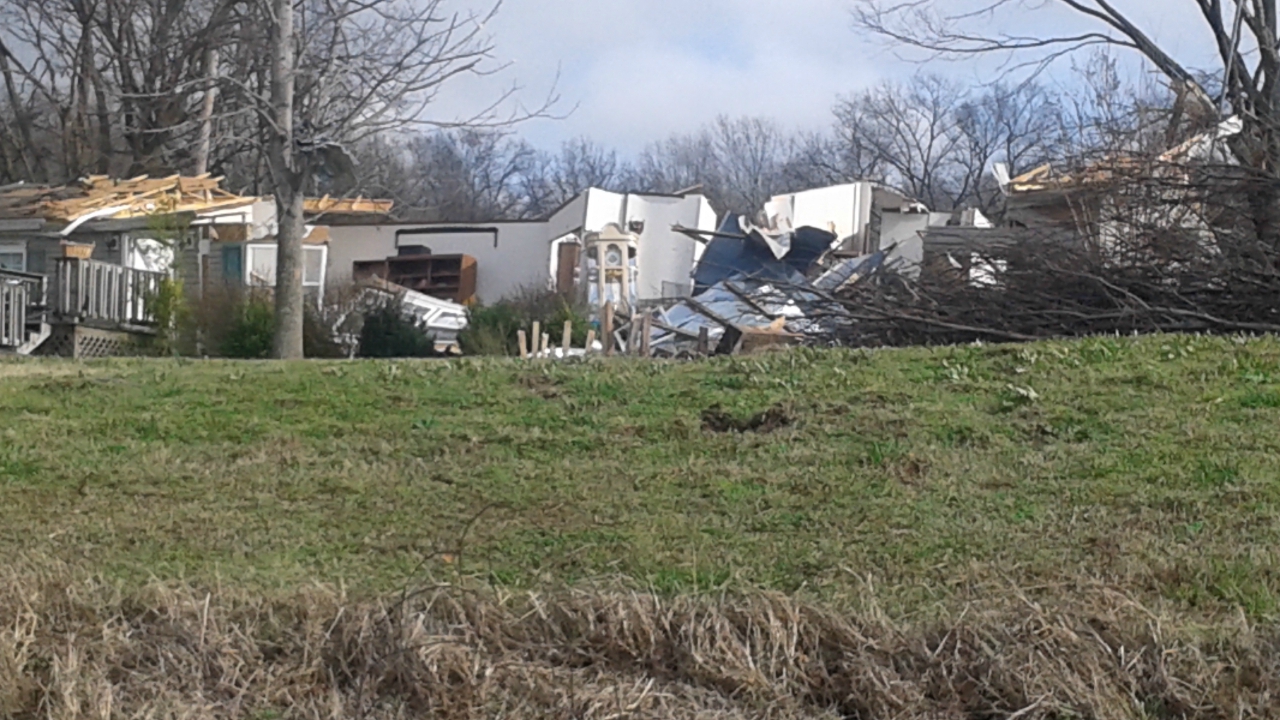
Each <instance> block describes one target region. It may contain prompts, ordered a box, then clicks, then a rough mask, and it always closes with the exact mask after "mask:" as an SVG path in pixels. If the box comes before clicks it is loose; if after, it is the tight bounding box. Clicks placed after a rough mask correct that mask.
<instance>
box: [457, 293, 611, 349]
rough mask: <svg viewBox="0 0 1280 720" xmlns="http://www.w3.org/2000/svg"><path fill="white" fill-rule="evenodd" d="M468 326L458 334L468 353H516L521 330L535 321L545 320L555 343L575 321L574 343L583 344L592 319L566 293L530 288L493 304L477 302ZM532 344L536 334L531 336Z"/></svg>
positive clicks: (543, 324) (544, 325)
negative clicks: (483, 304) (566, 327)
mask: <svg viewBox="0 0 1280 720" xmlns="http://www.w3.org/2000/svg"><path fill="white" fill-rule="evenodd" d="M467 320H468V324H467V329H466V330H464V331H463V332H462V333H461V334H460V335H459V336H458V346H459V347H460V349H461V350H462V352H463V353H465V354H467V355H516V354H518V353H519V351H520V350H519V347H520V345H519V342H520V341H519V335H518V333H519V331H520V330H521V329H524V330H529V329H531V328H532V327H533V323H534V321H537V322H539V323H541V324H542V328H543V332H546V333H550V334H551V336H552V340H553V342H555V343H557V344H558V343H559V342H560V329H561V328H563V327H564V324H565V323H566V322H571V323H573V336H572V337H573V344H574V345H575V346H578V347H581V346H582V345H583V343H585V342H586V339H587V330H588V327H587V325H588V322H587V316H586V313H585V312H584V311H583V309H582V308H580V307H578V306H576V305H574V304H572V303H570V301H569V299H568V298H567V297H565V296H564V295H560V294H558V293H554V292H549V291H541V292H539V291H532V290H526V291H524V292H521V293H519V294H517V295H516V296H514V297H511V298H507V299H505V300H502V301H500V302H498V303H497V304H494V305H490V306H476V307H474V308H472V309H471V311H470V312H469V313H468V314H467ZM529 342H530V344H532V343H533V338H532V337H531V338H530V339H529Z"/></svg>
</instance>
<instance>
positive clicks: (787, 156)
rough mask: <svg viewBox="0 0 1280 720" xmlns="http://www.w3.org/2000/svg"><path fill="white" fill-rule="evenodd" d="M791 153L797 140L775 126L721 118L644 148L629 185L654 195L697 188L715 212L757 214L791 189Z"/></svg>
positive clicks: (759, 120)
mask: <svg viewBox="0 0 1280 720" xmlns="http://www.w3.org/2000/svg"><path fill="white" fill-rule="evenodd" d="M795 152H796V143H795V141H794V140H793V139H792V138H791V137H790V136H788V135H787V134H786V133H785V132H784V131H783V130H782V128H781V127H779V126H778V125H777V123H774V122H773V121H770V120H767V119H763V118H751V117H743V118H729V117H724V116H722V117H719V118H717V119H716V120H715V122H713V123H711V124H710V125H708V126H707V127H704V128H702V129H700V130H699V131H697V132H695V133H692V134H689V135H674V136H672V137H670V138H668V139H667V140H665V141H663V142H660V143H655V144H653V145H650V146H649V147H648V148H646V149H645V151H644V152H643V153H642V154H641V156H640V159H639V162H638V163H637V165H636V168H635V171H634V176H633V178H632V185H634V186H636V187H639V188H646V189H650V190H654V191H657V192H676V191H678V190H682V189H686V188H690V187H694V186H701V187H702V189H703V191H704V192H705V193H706V194H707V196H708V198H709V199H710V200H711V203H712V205H714V206H715V207H716V208H717V209H718V210H721V211H728V212H736V213H743V214H755V213H757V212H759V210H760V208H761V207H763V205H764V203H765V202H766V201H768V200H769V198H771V197H773V196H774V195H777V194H779V193H782V192H786V191H788V190H790V189H793V188H792V184H793V180H792V179H791V178H789V177H788V173H787V169H788V167H789V165H790V163H791V162H792V160H793V156H794V155H795Z"/></svg>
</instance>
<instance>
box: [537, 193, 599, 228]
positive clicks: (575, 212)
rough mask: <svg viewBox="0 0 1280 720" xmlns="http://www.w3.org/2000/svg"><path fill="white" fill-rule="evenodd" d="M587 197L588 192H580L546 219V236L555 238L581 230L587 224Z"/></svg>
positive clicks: (588, 195)
mask: <svg viewBox="0 0 1280 720" xmlns="http://www.w3.org/2000/svg"><path fill="white" fill-rule="evenodd" d="M589 197H590V192H585V193H580V194H579V195H578V196H577V197H575V198H574V199H572V200H570V201H569V202H568V203H565V205H564V207H562V208H560V209H559V210H557V211H556V213H555V214H554V215H552V216H551V218H550V219H549V220H547V223H546V225H547V237H549V238H552V239H555V238H562V237H564V236H565V235H568V234H570V233H577V232H582V229H583V228H584V227H586V224H587V223H586V220H587V204H588V203H587V200H588V198H589Z"/></svg>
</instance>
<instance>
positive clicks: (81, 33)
mask: <svg viewBox="0 0 1280 720" xmlns="http://www.w3.org/2000/svg"><path fill="white" fill-rule="evenodd" d="M280 4H281V3H280V2H279V1H278V0H272V2H268V0H9V2H7V3H6V4H5V5H4V6H3V8H0V21H2V22H3V23H4V30H3V31H0V75H2V76H3V78H2V79H3V81H4V87H3V91H2V92H0V182H6V183H7V182H18V181H27V182H43V183H64V182H68V181H70V180H73V179H75V178H78V177H82V176H84V175H87V174H107V175H115V176H132V175H139V174H152V175H163V174H170V173H175V172H182V173H200V172H205V171H209V172H213V173H216V174H219V175H222V176H225V177H226V178H227V183H228V186H229V187H230V188H231V189H233V190H237V191H240V192H245V193H253V194H279V193H278V188H277V187H276V185H275V182H276V181H277V180H279V179H280V178H279V177H278V176H279V169H278V168H276V169H273V167H272V162H271V161H270V157H269V156H270V152H269V151H270V150H271V148H272V143H271V141H272V138H273V136H274V135H273V131H276V130H278V129H279V127H278V125H279V123H278V122H277V119H276V118H275V116H274V115H273V114H272V112H271V110H272V106H271V104H270V94H271V93H270V90H271V85H272V66H273V62H274V61H275V60H277V58H274V57H273V56H272V53H271V49H272V46H273V42H272V40H271V37H270V35H269V29H270V28H271V27H272V23H273V22H274V19H273V18H274V15H273V13H274V10H273V7H274V6H276V5H280ZM287 4H289V5H291V6H293V7H294V8H295V10H296V13H297V19H296V24H297V25H298V26H299V27H298V30H297V34H298V35H299V36H300V37H301V38H302V39H301V40H299V41H298V42H297V43H296V44H295V47H296V48H297V49H298V51H299V53H298V54H299V55H300V57H295V58H292V59H291V60H290V62H291V63H292V66H293V67H292V68H290V70H291V74H288V78H289V79H290V81H291V82H292V83H293V86H294V87H293V95H294V98H295V107H294V108H293V111H292V116H293V118H294V123H293V127H292V128H291V130H292V133H293V135H294V136H295V137H294V142H293V144H294V145H295V146H296V148H297V149H299V150H300V151H303V154H304V155H305V156H306V158H307V160H308V161H309V162H308V163H307V173H306V177H305V178H303V179H301V180H300V182H303V186H302V187H301V189H302V190H304V191H310V192H315V193H330V194H335V195H341V194H350V193H359V194H363V195H365V196H379V197H390V198H392V199H395V200H397V201H398V205H399V207H400V211H401V212H403V213H407V214H411V215H412V216H413V217H415V218H418V219H423V220H439V221H463V222H465V221H476V220H496V219H523V218H536V217H543V216H546V215H547V214H549V213H550V212H552V211H554V210H555V209H556V208H557V207H559V206H560V205H561V204H562V203H563V202H565V201H566V200H568V199H569V198H571V197H573V196H574V195H575V194H577V193H579V192H581V191H582V190H584V189H586V188H588V187H600V188H605V189H610V190H635V191H648V192H677V191H680V190H687V189H689V188H693V187H698V188H701V190H702V191H703V192H705V193H706V194H707V195H708V196H709V198H710V199H711V201H712V203H713V205H714V206H715V207H716V209H717V210H719V211H721V212H728V211H732V212H739V213H755V212H756V211H758V210H759V208H760V207H761V206H762V205H763V203H764V202H765V201H766V200H768V199H769V198H770V197H772V196H773V195H776V194H780V193H784V192H791V191H796V190H801V189H805V188H810V187H818V186H824V185H831V184H837V183H842V182H850V181H854V180H863V179H870V180H875V181H879V182H883V183H886V184H889V185H892V186H894V187H898V188H900V189H902V190H903V191H905V192H906V193H908V194H910V195H912V196H914V197H916V198H918V199H920V200H921V201H923V202H925V203H926V204H927V205H929V206H930V207H932V208H934V209H936V210H941V211H947V210H951V209H955V208H962V207H978V208H980V209H982V210H984V211H986V212H988V213H998V212H999V209H1000V203H1001V194H1000V191H999V189H998V187H997V186H996V183H995V181H994V179H993V178H992V175H991V168H992V166H993V165H994V164H995V163H1004V164H1005V165H1007V166H1008V167H1009V168H1010V170H1011V172H1012V173H1013V174H1017V173H1019V172H1023V171H1026V170H1030V169H1032V168H1034V167H1036V166H1038V165H1040V164H1042V163H1045V162H1049V161H1053V160H1060V159H1062V158H1065V157H1070V156H1075V157H1079V156H1081V155H1083V154H1086V153H1087V152H1089V151H1090V150H1096V149H1097V148H1099V147H1110V146H1114V145H1115V144H1116V138H1115V137H1109V136H1108V133H1111V134H1120V133H1124V134H1132V132H1133V129H1134V127H1135V117H1137V116H1139V115H1140V114H1141V113H1143V112H1153V111H1156V110H1158V111H1159V112H1165V111H1166V110H1167V109H1168V107H1169V106H1170V103H1171V100H1170V97H1169V93H1167V92H1164V91H1162V90H1161V89H1160V88H1154V89H1153V88H1150V87H1147V88H1141V89H1140V90H1141V91H1136V90H1135V88H1133V87H1131V86H1129V85H1126V83H1125V81H1124V80H1123V79H1122V78H1121V77H1120V74H1119V72H1118V71H1117V69H1116V63H1115V60H1114V58H1112V57H1110V56H1106V55H1099V56H1097V57H1094V58H1092V59H1090V60H1089V61H1088V63H1087V64H1086V65H1084V66H1082V67H1080V68H1077V70H1076V72H1075V73H1073V74H1072V76H1071V77H1070V78H1069V79H1068V81H1066V82H1064V83H1062V84H1060V85H1055V84H1052V83H1048V82H1036V81H1023V82H1012V81H1005V82H995V83H991V84H984V85H980V84H972V85H965V84H962V83H960V82H957V81H955V80H950V79H947V78H944V77H942V76H939V75H934V74H920V75H917V76H915V77H912V78H910V79H907V80H903V81H893V82H886V83H884V84H881V85H879V86H876V87H873V88H870V89H866V90H862V91H859V92H855V93H853V94H850V95H848V96H846V97H842V98H838V99H836V100H835V101H834V103H833V107H832V115H831V122H830V126H829V127H827V128H826V129H824V130H821V131H816V132H814V131H809V132H793V131H790V130H788V129H786V128H784V127H782V126H781V125H780V124H779V123H777V122H775V121H774V120H772V119H769V118H764V117H728V116H724V117H720V118H717V119H715V120H714V121H712V122H710V123H708V124H707V125H706V126H705V127H703V128H701V129H699V130H697V131H695V132H691V133H682V134H675V135H672V136H670V137H668V138H666V139H663V140H661V141H658V142H654V143H651V144H650V145H649V146H647V147H646V148H645V149H644V150H643V151H642V152H640V153H639V154H638V155H637V156H636V157H633V158H627V157H624V156H622V155H621V154H620V153H618V152H617V151H616V150H613V149H611V148H608V147H605V146H602V145H600V144H598V143H596V142H594V141H593V140H591V139H590V138H577V139H574V140H571V141H569V142H566V143H564V144H563V145H562V146H561V147H560V148H557V149H554V150H550V151H548V150H544V149H540V148H535V147H533V146H532V145H531V144H529V143H528V142H526V141H525V140H523V139H521V138H520V136H519V133H518V123H519V121H520V120H523V119H529V118H533V117H539V116H543V115H545V114H546V111H547V110H548V108H550V107H551V106H552V104H553V101H554V98H548V99H547V101H546V102H544V103H543V104H541V105H540V106H539V107H538V108H537V109H536V110H534V111H526V112H524V113H521V114H516V115H501V114H499V113H498V108H499V107H501V106H502V104H503V101H505V100H507V99H508V97H507V96H501V97H495V98H493V104H492V106H491V107H489V108H488V109H487V110H486V111H483V112H481V113H478V114H477V115H476V116H474V117H471V118H464V119H461V120H458V119H453V120H450V121H449V122H447V123H442V122H433V121H432V120H431V119H424V111H425V114H426V115H429V105H430V102H431V101H432V100H433V99H434V96H435V93H436V92H438V90H439V89H440V88H441V87H442V86H443V85H444V83H445V82H458V80H456V78H457V77H458V76H461V75H466V74H469V73H481V72H487V71H490V70H491V68H490V67H489V66H488V65H486V63H488V62H489V61H488V57H489V55H490V54H491V50H492V47H491V45H490V43H489V40H488V39H487V38H486V37H485V36H484V35H483V34H482V32H481V30H480V28H481V27H482V25H483V22H482V21H483V19H484V18H483V16H480V17H468V18H459V17H457V16H451V15H448V14H447V13H446V10H447V8H446V6H445V3H444V2H443V0H433V1H432V2H430V3H427V4H426V8H425V10H424V9H423V8H422V7H421V6H420V4H412V3H410V4H402V3H400V2H398V1H397V0H379V2H378V3H376V4H377V5H378V6H379V7H378V8H376V9H377V10H378V12H376V13H373V14H368V15H367V17H366V16H365V15H366V14H367V7H368V6H369V3H360V2H357V0H294V1H293V2H291V3H287ZM392 38H394V40H393V39H392ZM1064 88H1069V89H1064ZM406 106H413V107H406ZM437 120H438V119H437ZM1136 124H1141V123H1136Z"/></svg>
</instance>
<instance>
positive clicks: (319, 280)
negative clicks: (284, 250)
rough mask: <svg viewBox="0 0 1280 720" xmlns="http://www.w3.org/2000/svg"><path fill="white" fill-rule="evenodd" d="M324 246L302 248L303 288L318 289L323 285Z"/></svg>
mask: <svg viewBox="0 0 1280 720" xmlns="http://www.w3.org/2000/svg"><path fill="white" fill-rule="evenodd" d="M326 250H328V248H326V247H325V246H324V245H310V246H307V247H304V248H302V285H303V287H319V286H321V285H323V284H324V261H325V251H326Z"/></svg>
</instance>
